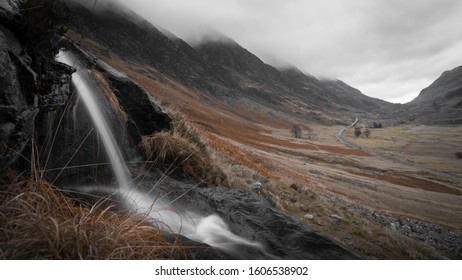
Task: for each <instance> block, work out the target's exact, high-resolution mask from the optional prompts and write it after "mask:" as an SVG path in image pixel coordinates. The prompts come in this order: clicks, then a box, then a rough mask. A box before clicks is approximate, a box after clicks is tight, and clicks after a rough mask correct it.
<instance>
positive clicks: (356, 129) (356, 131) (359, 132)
mask: <svg viewBox="0 0 462 280" xmlns="http://www.w3.org/2000/svg"><path fill="white" fill-rule="evenodd" d="M361 134H362V132H361V128H359V127H355V136H356V137H359V136H360V135H361Z"/></svg>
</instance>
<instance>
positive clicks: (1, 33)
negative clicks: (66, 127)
mask: <svg viewBox="0 0 462 280" xmlns="http://www.w3.org/2000/svg"><path fill="white" fill-rule="evenodd" d="M27 62H28V57H27V56H26V55H25V53H24V51H23V50H22V49H21V47H20V44H19V42H18V41H17V40H16V38H15V37H14V35H13V34H12V33H11V32H10V31H9V30H7V29H6V28H4V27H2V26H1V25H0V91H1V93H0V172H3V171H4V170H5V169H7V168H8V167H9V166H10V165H11V164H12V163H14V162H15V161H16V160H17V159H18V158H19V157H20V155H21V153H22V152H23V150H24V148H25V147H26V145H27V143H28V142H29V140H30V138H31V135H32V132H33V128H34V120H35V116H36V115H37V113H38V97H37V96H36V94H35V88H36V82H35V81H36V76H35V73H34V72H33V71H32V70H31V69H30V68H29V67H28V65H27Z"/></svg>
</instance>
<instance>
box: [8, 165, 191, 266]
mask: <svg viewBox="0 0 462 280" xmlns="http://www.w3.org/2000/svg"><path fill="white" fill-rule="evenodd" d="M4 177H5V178H3V180H2V182H1V187H2V188H1V189H2V191H1V192H0V213H1V214H0V259H123V260H127V259H178V258H185V256H186V255H185V250H184V248H182V247H181V246H180V245H179V244H171V243H170V242H168V241H166V240H165V239H164V237H163V236H164V235H163V234H164V233H163V232H161V231H159V230H157V229H155V228H153V227H151V226H150V225H149V224H148V222H147V221H146V220H145V219H144V218H142V217H136V216H132V215H129V214H127V213H121V212H118V211H113V209H112V207H111V206H108V207H103V206H102V204H103V203H99V204H97V205H94V206H92V207H90V206H87V205H83V204H80V203H78V202H77V201H75V200H73V199H71V198H69V197H66V196H64V195H63V194H61V193H60V192H59V191H57V190H56V189H55V188H54V187H53V186H51V185H50V184H49V183H47V182H44V181H34V180H25V179H23V178H16V179H15V177H14V176H12V175H11V174H10V175H9V176H4ZM6 177H7V178H6Z"/></svg>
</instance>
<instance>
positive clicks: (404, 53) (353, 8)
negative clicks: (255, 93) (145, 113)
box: [120, 0, 462, 102]
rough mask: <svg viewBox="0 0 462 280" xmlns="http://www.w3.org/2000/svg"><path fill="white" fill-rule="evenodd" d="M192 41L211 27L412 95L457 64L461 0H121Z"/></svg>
mask: <svg viewBox="0 0 462 280" xmlns="http://www.w3.org/2000/svg"><path fill="white" fill-rule="evenodd" d="M120 2H123V3H124V5H128V6H129V7H130V8H131V9H133V10H134V11H135V12H137V13H139V14H140V15H142V16H144V17H145V18H146V19H148V20H149V21H151V22H152V23H154V24H155V25H158V26H161V27H163V28H165V29H167V30H169V31H171V32H172V33H174V34H176V35H177V36H178V37H181V38H183V39H185V40H186V41H188V42H190V43H195V42H197V41H198V40H200V38H201V37H202V36H203V35H204V34H206V33H207V32H208V31H209V30H216V31H218V32H221V33H223V34H224V35H226V36H229V37H231V38H233V39H234V40H235V41H236V42H237V43H239V44H240V45H242V46H243V47H245V48H247V49H248V50H249V51H251V52H253V53H255V54H256V55H257V56H259V57H260V58H262V59H263V60H264V61H266V62H269V63H271V64H282V62H287V63H290V64H293V65H295V66H297V67H298V68H300V69H301V70H302V71H305V72H308V73H310V74H313V75H315V76H317V77H328V78H334V77H335V78H339V79H341V80H343V81H345V82H346V83H348V84H350V85H351V86H353V87H356V88H358V89H359V90H361V91H362V92H363V93H364V94H367V95H369V96H373V97H378V98H381V99H385V100H388V101H393V102H403V101H410V100H411V99H413V98H414V97H415V96H417V95H418V93H419V92H420V90H422V89H423V88H424V87H426V86H428V85H430V83H431V82H433V81H434V80H435V79H436V78H437V77H438V76H439V75H440V74H441V73H442V72H443V71H445V70H450V69H452V68H454V67H456V66H459V65H462V20H461V18H462V1H460V0H329V1H327V0H226V1H225V0H130V1H120Z"/></svg>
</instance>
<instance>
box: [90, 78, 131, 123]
mask: <svg viewBox="0 0 462 280" xmlns="http://www.w3.org/2000/svg"><path fill="white" fill-rule="evenodd" d="M91 74H92V77H93V79H95V81H97V82H98V85H99V86H100V88H101V89H102V91H103V93H104V95H105V96H106V97H107V99H108V101H109V103H110V104H111V107H112V109H113V110H114V111H115V112H116V113H117V117H118V118H119V120H120V121H121V122H122V123H127V118H128V117H127V113H125V111H124V110H123V109H122V106H120V103H119V99H117V96H115V94H114V92H113V91H112V89H111V87H110V86H109V84H108V82H107V80H106V79H105V78H104V76H103V75H102V74H101V73H100V72H98V71H95V70H93V71H92V72H91Z"/></svg>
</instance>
